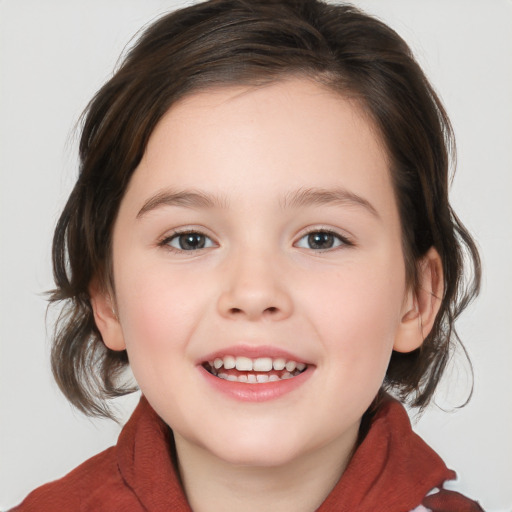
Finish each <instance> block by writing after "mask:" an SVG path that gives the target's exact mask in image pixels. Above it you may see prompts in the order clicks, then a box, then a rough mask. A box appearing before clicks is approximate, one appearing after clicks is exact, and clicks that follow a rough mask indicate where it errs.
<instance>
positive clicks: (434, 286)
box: [393, 247, 444, 352]
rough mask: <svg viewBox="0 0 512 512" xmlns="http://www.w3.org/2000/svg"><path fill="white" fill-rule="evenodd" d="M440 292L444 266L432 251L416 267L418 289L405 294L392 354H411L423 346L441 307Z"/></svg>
mask: <svg viewBox="0 0 512 512" xmlns="http://www.w3.org/2000/svg"><path fill="white" fill-rule="evenodd" d="M443 291H444V278H443V265H442V261H441V257H440V256H439V253H438V252H437V251H436V249H434V248H433V247H432V248H430V249H429V251H428V252H427V254H426V255H425V256H424V257H423V258H422V259H421V261H420V262H419V263H418V286H417V288H416V289H411V290H410V291H409V292H408V294H409V295H408V297H407V300H406V302H405V307H404V311H403V316H402V318H401V321H400V326H399V328H398V332H397V335H396V338H395V344H394V346H393V349H394V350H396V351H397V352H411V351H413V350H416V349H417V348H419V347H420V346H421V345H422V344H423V341H424V340H425V338H426V337H427V336H428V335H429V334H430V331H431V330H432V327H433V325H434V322H435V319H436V316H437V313H438V312H439V308H440V307H441V301H442V298H443Z"/></svg>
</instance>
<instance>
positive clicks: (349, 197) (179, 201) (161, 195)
mask: <svg viewBox="0 0 512 512" xmlns="http://www.w3.org/2000/svg"><path fill="white" fill-rule="evenodd" d="M329 204H335V205H336V204H338V205H340V204H341V205H347V204H348V205H356V206H361V207H363V208H364V209H365V210H367V211H368V212H369V213H371V214H372V215H373V216H375V217H377V218H378V219H380V215H379V213H378V212H377V210H376V209H375V207H374V206H373V205H372V204H371V203H370V202H369V201H368V200H366V199H365V198H363V197H361V196H359V195H358V194H355V193H354V192H350V191H349V190H346V189H343V188H336V189H323V188H300V189H298V190H296V191H294V192H291V193H289V194H286V196H285V197H284V199H283V200H282V201H281V202H280V205H281V208H282V209H293V208H300V207H304V206H315V205H329ZM162 206H181V207H184V208H202V209H208V208H227V206H228V201H227V200H226V199H225V198H223V197H220V196H216V195H212V194H207V193H204V192H201V191H197V190H181V191H173V190H164V191H161V192H158V193H157V194H155V195H154V196H152V197H150V198H149V199H148V200H147V201H146V202H145V203H144V205H143V206H142V208H141V209H140V210H139V213H137V219H140V218H141V217H143V216H144V215H146V214H147V213H149V212H150V211H153V210H155V209H157V208H160V207H162Z"/></svg>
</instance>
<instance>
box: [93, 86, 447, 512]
mask: <svg viewBox="0 0 512 512" xmlns="http://www.w3.org/2000/svg"><path fill="white" fill-rule="evenodd" d="M184 190H186V191H191V190H192V191H194V192H200V193H201V194H206V195H208V197H210V198H212V204H202V203H197V201H196V202H194V201H192V202H190V201H189V202H188V203H187V204H170V201H167V204H165V202H164V203H162V201H161V198H162V194H164V193H167V194H169V193H171V192H172V193H176V192H181V191H184ZM306 190H307V191H311V190H316V191H318V190H321V191H324V192H325V191H330V192H332V191H337V192H338V193H339V192H340V191H342V192H343V194H344V199H343V200H339V201H326V195H325V194H324V195H323V196H322V195H318V194H317V195H316V196H315V197H316V199H317V201H313V200H311V197H310V196H311V194H310V196H309V199H310V201H309V202H307V201H306V202H304V201H300V200H298V199H297V198H299V197H302V198H304V197H306V196H307V194H302V196H301V195H300V193H301V192H304V191H306ZM293 197H295V199H296V200H295V201H293V200H292V198H293ZM319 198H323V201H320V200H318V199H319ZM159 199H160V202H159ZM180 229H185V230H187V231H194V232H200V233H202V234H204V235H205V236H206V237H207V238H204V239H203V240H204V241H205V247H204V248H203V249H200V250H182V249H180V246H179V241H180V239H179V238H177V237H176V236H175V232H176V230H180ZM326 230H328V231H330V232H333V233H335V235H334V236H333V238H331V239H329V240H331V241H333V246H332V247H331V248H327V249H321V250H320V249H318V248H314V247H311V245H308V240H309V239H308V237H307V234H308V233H309V232H310V231H314V232H325V231H326ZM173 237H174V238H173ZM338 237H339V238H338ZM113 268H114V283H115V290H116V295H115V299H114V298H112V297H111V296H110V295H109V294H108V293H105V292H103V291H101V289H100V288H94V287H92V291H91V295H92V303H93V308H94V311H95V316H96V322H97V325H98V327H99V329H100V331H101V333H102V336H103V339H104V341H105V343H106V344H107V346H109V347H110V348H112V349H114V350H123V349H125V348H126V349H127V351H128V354H129V358H130V363H131V367H132V370H133V373H134V375H135V377H136V379H137V381H138V383H139V385H140V388H141V390H142V392H143V393H144V395H145V396H146V397H147V399H148V400H149V402H150V403H151V405H152V406H153V407H154V409H155V410H156V411H157V412H158V414H159V415H160V416H161V417H162V418H163V419H164V420H165V421H166V423H167V424H168V425H170V426H171V428H172V429H173V431H174V433H175V438H176V447H177V453H178V459H179V466H180V467H179V469H180V472H181V477H182V480H183V483H184V488H185V492H186V494H187V497H188V499H189V501H190V503H191V506H192V508H193V509H194V510H195V511H217V512H218V511H222V510H233V509H236V507H243V509H244V510H246V511H250V510H275V511H279V510H299V511H301V510H304V511H307V510H315V509H316V508H317V507H318V506H319V505H320V504H321V502H322V501H323V500H324V499H325V497H326V496H327V494H328V493H329V492H330V490H331V489H332V487H333V486H334V485H335V484H336V482H337V480H338V479H339V477H340V476H341V474H342V473H343V471H344V469H345V467H346V464H347V463H348V461H349V458H350V454H351V452H352V450H353V449H354V446H355V442H356V438H357V432H358V427H359V424H360V420H361V417H362V415H363V413H364V411H365V410H366V409H367V408H368V406H369V405H370V403H371V402H372V400H373V398H374V397H375V395H376V393H377V391H378V390H379V387H380V386H381V383H382V381H383V379H384V376H385V372H386V367H387V364H388V362H389V358H390V355H391V352H392V350H393V348H394V349H395V350H399V351H404V352H406V351H410V350H413V349H415V348H417V347H418V346H419V345H420V344H421V343H422V341H423V339H424V337H425V336H426V335H427V334H428V332H429V330H430V328H431V326H432V323H433V321H434V318H435V314H436V312H437V307H438V303H437V301H436V300H434V298H433V297H434V296H435V295H437V296H440V294H441V292H442V277H441V270H440V268H441V267H440V261H439V257H438V255H437V253H436V252H435V251H434V250H431V251H430V252H429V253H428V255H427V257H426V258H425V260H424V261H423V262H422V264H421V265H419V269H420V279H419V281H420V287H419V291H418V292H414V291H413V290H411V289H410V288H409V287H408V286H407V284H406V281H405V267H404V259H403V254H402V243H401V229H400V219H399V215H398V210H397V206H396V201H395V197H394V192H393V188H392V185H391V179H390V175H389V169H388V159H387V155H386V150H385V148H384V147H383V145H382V144H381V141H380V139H379V137H378V135H377V133H376V131H375V130H374V128H373V126H372V125H371V123H370V122H369V120H368V119H367V118H366V117H365V116H364V115H363V114H362V112H361V111H360V109H359V107H358V106H357V104H355V103H353V102H351V101H349V100H347V99H345V98H343V97H342V96H340V95H338V94H335V93H333V92H331V91H329V90H327V89H325V88H323V87H322V86H320V85H318V84H316V83H314V82H311V81H307V80H300V79H293V80H286V81H281V82H277V83H275V84H272V85H269V86H266V87H259V88H247V87H243V88H242V87H227V88H221V89H217V90H212V91H208V92H206V93H198V94H194V95H192V96H190V97H188V98H186V99H184V100H182V101H180V102H179V103H177V104H175V105H174V106H173V107H172V108H171V109H170V111H169V112H168V113H167V114H166V115H165V116H164V117H163V118H162V120H161V121H160V123H159V124H158V125H157V127H156V128H155V130H154V132H153V134H152V135H151V138H150V140H149V144H148V146H147V150H146V153H145V155H144V157H143V159H142V161H141V163H140V165H139V167H138V168H137V169H136V171H135V173H134V175H133V177H132V179H131V182H130V184H129V187H128V190H127V192H126V195H125V197H124V198H123V201H122V203H121V207H120V210H119V214H118V217H117V220H116V223H115V227H114V237H113ZM237 345H245V346H249V347H251V348H254V347H256V348H257V347H261V346H273V347H278V348H280V349H283V350H286V351H288V352H291V353H292V354H294V355H295V356H296V357H297V359H300V360H302V361H305V362H307V363H308V364H309V371H310V372H311V374H310V377H309V379H307V380H306V381H305V383H304V384H303V385H301V386H299V387H298V388H296V389H294V390H293V391H292V392H290V393H287V394H285V395H283V396H281V397H279V398H277V399H274V400H268V401H264V402H257V403H254V402H244V401H239V400H235V399H233V398H231V397H228V396H226V395H224V394H222V393H219V392H218V391H216V390H215V389H214V388H212V386H210V385H208V383H207V382H206V380H205V379H204V378H203V376H202V375H201V374H200V370H199V367H200V364H199V363H200V361H203V360H204V358H205V357H206V356H207V355H208V354H211V353H212V352H214V351H217V350H220V351H222V350H224V349H226V348H227V347H232V346H237Z"/></svg>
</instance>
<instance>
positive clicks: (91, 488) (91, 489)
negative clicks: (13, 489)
mask: <svg viewBox="0 0 512 512" xmlns="http://www.w3.org/2000/svg"><path fill="white" fill-rule="evenodd" d="M139 509H140V505H139V504H138V500H137V499H136V498H135V497H134V496H133V494H132V493H131V491H130V490H129V488H127V487H126V485H125V484H124V481H123V479H122V477H121V474H120V472H119V469H118V464H117V454H116V447H111V448H108V449H107V450H105V451H103V452H101V453H99V454H98V455H95V456H94V457H92V458H90V459H88V460H87V461H85V462H84V463H82V464H81V465H80V466H78V467H77V468H75V469H74V470H73V471H71V472H70V473H68V474H67V475H66V476H64V477H63V478H61V479H59V480H56V481H54V482H50V483H48V484H45V485H43V486H41V487H38V488H37V489H35V490H34V491H32V492H31V493H30V494H29V495H28V496H27V497H26V498H25V500H24V501H23V502H22V503H21V504H20V505H19V506H17V507H15V508H13V509H12V510H11V512H35V511H38V512H40V511H42V510H44V511H45V512H62V511H63V510H66V511H84V512H86V511H87V512H88V511H93V510H94V511H95V512H100V511H107V510H108V511H109V512H110V511H112V512H115V511H126V510H130V511H134V512H136V511H137V510H139Z"/></svg>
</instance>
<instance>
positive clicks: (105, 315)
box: [89, 283, 126, 350]
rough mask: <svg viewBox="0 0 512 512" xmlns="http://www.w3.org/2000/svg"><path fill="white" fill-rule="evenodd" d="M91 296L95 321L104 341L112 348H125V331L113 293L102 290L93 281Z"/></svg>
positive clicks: (90, 288)
mask: <svg viewBox="0 0 512 512" xmlns="http://www.w3.org/2000/svg"><path fill="white" fill-rule="evenodd" d="M89 296H90V300H91V306H92V310H93V313H94V321H95V322H96V327H97V328H98V330H99V331H100V333H101V337H102V339H103V343H105V345H106V346H107V347H108V348H110V349H111V350H125V349H126V345H125V342H124V337H123V331H122V329H121V324H120V322H119V318H118V316H117V313H116V310H115V304H114V301H113V299H112V296H111V294H110V293H108V292H107V291H104V290H102V289H101V288H100V287H99V286H98V285H97V283H92V284H91V286H90V287H89Z"/></svg>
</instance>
